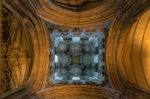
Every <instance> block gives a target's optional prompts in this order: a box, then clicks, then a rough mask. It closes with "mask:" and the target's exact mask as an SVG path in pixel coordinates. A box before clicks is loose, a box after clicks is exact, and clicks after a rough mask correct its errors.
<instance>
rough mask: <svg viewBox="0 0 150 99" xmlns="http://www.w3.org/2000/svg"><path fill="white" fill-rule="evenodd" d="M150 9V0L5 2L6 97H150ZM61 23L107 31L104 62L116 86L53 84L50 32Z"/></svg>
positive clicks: (3, 53)
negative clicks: (50, 77) (51, 78)
mask: <svg viewBox="0 0 150 99" xmlns="http://www.w3.org/2000/svg"><path fill="white" fill-rule="evenodd" d="M149 8H150V1H149V0H4V1H3V9H4V11H3V23H1V24H3V27H2V30H3V32H1V36H2V35H5V36H2V37H1V38H2V40H3V42H2V43H1V44H0V47H3V49H2V51H1V53H0V55H1V58H0V60H1V63H2V64H1V67H0V70H1V71H0V73H1V74H2V75H0V78H1V82H0V84H1V88H2V89H0V94H1V95H3V96H2V98H4V99H27V98H28V99H31V98H34V99H70V97H72V98H71V99H83V98H86V99H149V98H150V67H149V66H150V63H149V60H150V55H149V54H150V47H149V46H150V44H149V41H150V34H149V33H150V24H149V23H150V22H149V19H150V9H149ZM45 23H49V26H48V25H45ZM108 23H109V24H108ZM111 23H112V24H111ZM108 25H109V26H108ZM58 27H59V28H60V27H61V29H63V28H65V29H70V28H71V29H75V30H76V29H78V30H80V29H86V30H89V31H92V30H93V29H96V28H99V29H100V30H101V31H105V33H107V34H106V37H107V39H106V46H105V49H106V55H105V63H106V68H107V76H108V79H107V80H108V81H109V86H111V87H108V86H99V85H81V84H77V85H67V84H64V85H58V86H55V85H54V84H52V83H51V82H49V80H48V78H49V75H50V70H51V67H49V63H50V59H51V58H52V57H50V56H49V55H50V53H51V52H50V49H51V47H52V45H51V40H50V38H49V34H50V33H51V32H52V31H53V29H57V28H58ZM106 30H107V31H106ZM7 39H9V40H7ZM16 55H18V56H16ZM13 65H15V67H14V66H13ZM8 68H9V69H8ZM2 84H3V86H2ZM16 97H17V98H16Z"/></svg>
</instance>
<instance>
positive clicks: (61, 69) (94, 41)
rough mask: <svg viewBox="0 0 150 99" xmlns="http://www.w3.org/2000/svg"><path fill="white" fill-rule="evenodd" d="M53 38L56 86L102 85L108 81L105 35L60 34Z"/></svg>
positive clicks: (53, 33) (52, 76)
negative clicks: (106, 79) (76, 84)
mask: <svg viewBox="0 0 150 99" xmlns="http://www.w3.org/2000/svg"><path fill="white" fill-rule="evenodd" d="M50 37H51V45H52V46H51V65H50V66H51V76H50V80H51V81H52V82H53V83H54V84H59V83H60V84H61V83H68V84H73V83H79V84H89V83H95V84H102V83H103V82H104V81H105V34H104V33H102V32H86V33H85V32H84V33H83V32H81V33H79V32H70V33H69V32H58V31H53V32H52V33H51V34H50Z"/></svg>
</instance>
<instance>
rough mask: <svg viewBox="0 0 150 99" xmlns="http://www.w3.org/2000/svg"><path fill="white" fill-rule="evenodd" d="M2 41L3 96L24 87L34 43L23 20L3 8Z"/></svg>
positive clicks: (0, 53) (0, 38)
mask: <svg viewBox="0 0 150 99" xmlns="http://www.w3.org/2000/svg"><path fill="white" fill-rule="evenodd" d="M0 40H1V48H2V50H1V52H0V55H1V57H0V60H1V70H0V73H1V74H2V76H1V82H0V83H1V85H3V86H2V87H3V88H2V90H1V91H2V92H1V94H3V93H5V92H8V91H10V90H12V89H16V88H18V87H19V86H22V85H23V84H24V83H25V81H26V80H27V78H28V75H29V69H31V68H30V67H31V59H32V43H31V41H30V36H29V34H28V32H27V31H26V30H25V26H24V24H23V22H22V19H21V18H19V17H18V18H17V16H15V15H14V14H13V13H12V12H11V11H9V10H8V9H7V8H6V7H3V32H2V34H1V37H0Z"/></svg>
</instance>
